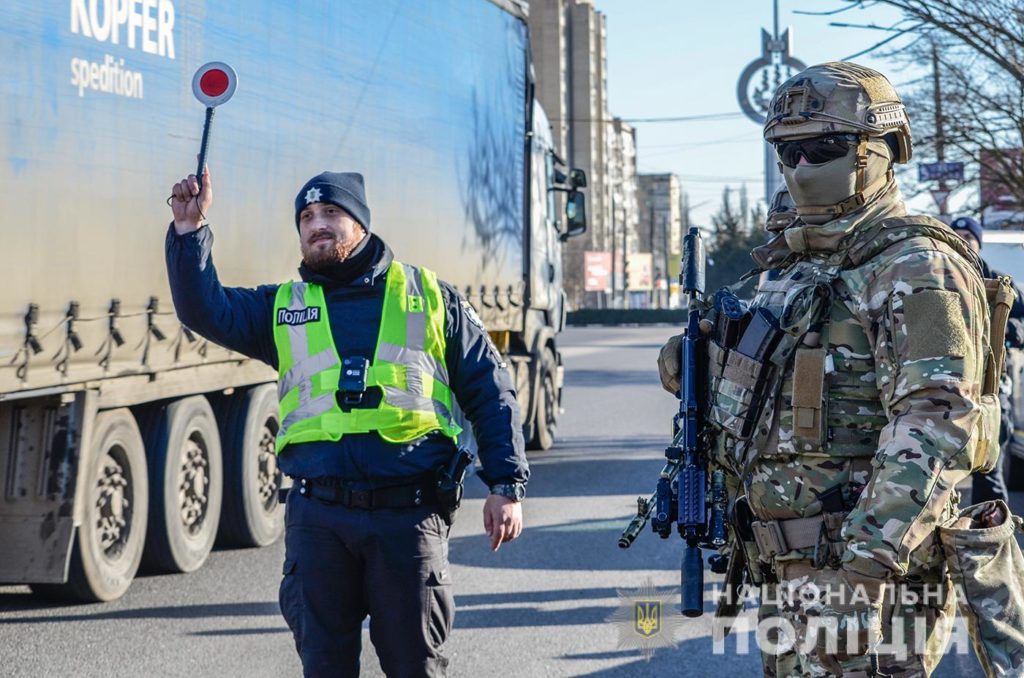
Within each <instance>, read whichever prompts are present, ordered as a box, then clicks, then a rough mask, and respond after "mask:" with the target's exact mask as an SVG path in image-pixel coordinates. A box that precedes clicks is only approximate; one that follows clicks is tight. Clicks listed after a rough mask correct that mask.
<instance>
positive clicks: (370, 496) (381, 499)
mask: <svg viewBox="0 0 1024 678" xmlns="http://www.w3.org/2000/svg"><path fill="white" fill-rule="evenodd" d="M294 489H296V490H297V491H298V493H299V494H300V495H301V496H303V497H307V498H309V497H311V498H313V499H319V500H320V501H325V502H327V503H328V504H340V505H341V506H345V507H347V508H358V509H365V510H373V509H396V508H413V507H414V506H425V505H430V504H436V503H437V498H436V494H435V492H434V484H433V483H432V482H431V481H428V480H422V481H418V482H415V483H409V484H407V485H393V486H390V487H379V488H376V489H372V490H356V489H353V488H352V487H350V486H349V485H348V484H345V483H343V482H339V481H337V480H333V479H324V478H299V479H298V480H297V483H296V486H295V488H294Z"/></svg>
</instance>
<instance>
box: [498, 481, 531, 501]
mask: <svg viewBox="0 0 1024 678" xmlns="http://www.w3.org/2000/svg"><path fill="white" fill-rule="evenodd" d="M491 494H496V495H498V496H499V497H508V498H509V499H511V500H513V501H522V500H523V499H526V485H524V484H523V483H497V484H494V485H491Z"/></svg>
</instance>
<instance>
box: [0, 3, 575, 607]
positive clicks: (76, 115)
mask: <svg viewBox="0 0 1024 678" xmlns="http://www.w3.org/2000/svg"><path fill="white" fill-rule="evenodd" d="M526 12H527V5H526V3H525V2H520V1H518V0H431V2H402V1H401V0H346V2H332V1H329V0H297V1H296V2H287V3H284V2H275V1H274V0H252V1H250V2H245V3H240V2H230V1H228V0H50V1H48V2H38V1H37V0H7V1H6V2H4V3H2V4H0V158H2V162H0V187H2V188H0V191H2V194H3V198H4V199H3V204H4V210H3V216H2V220H3V245H2V247H0V280H2V282H3V287H4V289H5V294H4V295H3V300H2V301H0V493H2V495H0V583H4V584H29V585H31V587H32V589H33V590H34V591H37V592H39V593H40V594H44V595H50V596H61V597H71V598H77V599H83V600H93V601H103V600H112V599H115V598H117V597H119V596H121V595H122V594H124V592H125V591H126V590H127V588H128V586H129V585H130V583H131V581H132V579H133V578H134V577H135V575H136V574H137V572H138V571H139V568H140V566H141V567H142V568H144V570H149V571H164V572H189V571H192V570H195V569H196V568H198V567H200V566H201V565H202V564H203V562H204V560H205V559H206V558H207V556H208V554H209V553H210V550H211V548H212V546H213V545H214V543H215V542H219V543H223V544H231V545H239V546H262V545H266V544H269V543H271V542H273V541H275V540H276V539H278V538H279V536H280V534H281V532H282V530H283V508H282V506H281V504H280V503H279V490H280V489H281V486H282V482H286V481H285V480H284V479H282V475H281V473H280V471H279V469H278V468H277V464H276V456H275V453H274V439H275V435H276V432H277V427H278V407H277V396H276V388H275V385H274V382H275V379H276V374H275V373H274V372H273V371H272V370H271V369H270V368H268V367H267V366H265V365H263V364H261V363H258V362H256V361H253V360H250V359H247V358H246V357H245V356H243V355H240V354H237V353H232V352H230V351H228V350H226V349H224V348H222V347H219V346H216V345H214V344H212V343H210V342H208V341H205V340H204V339H203V338H201V337H199V336H196V335H195V334H194V333H193V332H192V331H191V330H190V329H189V328H188V327H186V326H184V325H183V324H181V323H180V322H179V321H178V319H177V317H176V315H175V313H174V309H173V307H172V304H171V299H170V292H169V288H168V283H167V274H166V269H165V265H164V238H165V235H166V232H167V228H168V224H169V222H170V218H171V216H170V210H169V209H168V207H167V205H166V204H165V201H166V199H167V196H168V195H169V190H170V187H171V185H172V184H173V182H174V181H176V180H178V179H179V178H180V177H181V176H183V175H184V174H186V173H188V172H189V171H192V168H194V167H195V163H196V160H195V158H196V154H197V151H198V149H199V144H200V135H201V130H202V123H203V112H204V109H203V106H202V105H201V104H199V103H198V102H197V101H196V100H195V99H194V98H193V95H192V91H191V86H190V85H191V80H192V77H193V74H194V73H195V72H196V70H197V69H198V68H199V67H200V66H201V65H202V64H204V63H207V62H210V61H222V62H225V63H228V64H229V65H230V66H232V67H233V69H234V70H235V72H236V73H237V74H238V86H237V90H236V91H235V94H234V97H233V98H232V99H231V100H230V102H228V103H226V104H224V105H223V106H222V107H220V108H218V109H216V110H217V113H216V118H215V123H214V125H213V127H212V129H211V135H210V142H209V156H208V165H209V167H210V168H211V172H212V173H213V174H215V175H216V177H217V187H216V191H217V198H216V207H215V211H214V213H212V214H210V215H208V216H209V220H210V224H211V226H210V227H211V228H212V230H213V233H214V234H215V236H216V239H217V244H216V246H215V248H214V259H215V262H216V265H217V267H218V270H219V272H220V277H221V280H222V281H223V282H224V283H225V284H226V285H236V286H237V285H242V286H255V285H257V284H260V283H267V282H283V281H287V280H289V279H297V273H296V268H297V266H298V263H299V260H300V253H299V242H298V237H297V234H296V231H295V222H294V213H293V199H294V194H295V192H296V191H297V190H298V187H299V186H301V185H302V183H303V182H304V181H305V180H306V179H307V178H308V177H310V176H313V175H315V174H318V173H319V172H321V171H323V170H325V169H329V170H336V171H342V170H344V171H359V172H362V173H363V175H364V176H365V178H366V187H367V194H368V201H369V204H370V207H371V209H372V211H373V215H374V218H373V228H374V232H375V233H378V234H379V235H380V236H382V237H383V238H384V239H385V240H386V241H387V242H388V243H389V244H390V245H391V246H392V248H393V249H394V251H395V254H396V257H397V258H399V259H400V260H405V261H409V262H411V263H415V264H417V265H420V266H425V267H429V268H432V269H433V270H435V271H436V272H437V273H438V275H439V277H440V278H442V279H444V280H447V281H448V282H449V283H451V284H452V285H454V286H455V287H456V288H457V289H458V290H459V291H460V292H461V293H462V294H464V295H465V297H466V299H467V300H468V301H469V302H470V303H471V304H472V306H473V307H474V309H475V310H476V312H477V313H478V315H479V317H480V319H481V320H482V322H483V323H484V324H485V326H486V327H487V329H488V331H489V334H490V336H491V338H492V340H493V342H494V344H495V346H496V347H497V349H498V350H499V351H500V352H501V354H502V355H503V356H504V359H505V362H506V365H507V368H508V369H509V370H510V372H511V374H512V376H513V379H514V383H515V384H516V386H517V394H518V399H519V404H520V406H521V409H522V412H523V423H524V434H525V437H526V439H527V440H528V441H529V444H530V445H531V446H532V447H534V448H539V449H545V448H548V447H550V446H551V445H552V442H553V438H554V434H555V427H556V424H557V416H558V413H559V403H560V398H561V385H562V376H563V367H562V360H561V357H560V353H559V349H558V343H557V337H558V333H559V332H560V330H561V329H562V327H563V325H564V322H565V295H564V293H563V291H562V287H561V280H562V269H561V246H562V243H563V242H564V241H565V240H566V239H567V238H569V237H572V236H573V235H577V234H579V233H582V232H583V231H584V230H585V229H586V220H585V206H584V201H583V193H582V192H581V191H580V189H582V188H583V187H584V186H585V185H586V177H585V175H584V174H583V173H582V172H581V171H579V170H573V169H571V168H569V167H567V166H566V165H565V163H564V161H562V160H561V159H560V158H559V157H558V155H557V154H556V152H555V149H554V147H553V143H552V136H551V133H550V126H549V123H548V121H547V119H546V117H545V114H544V111H543V110H542V109H541V107H540V106H539V105H538V102H537V101H536V99H535V97H534V77H533V71H532V67H531V62H530V44H529V34H528V31H527V24H526ZM466 442H467V444H469V443H470V442H471V441H469V440H467V441H466Z"/></svg>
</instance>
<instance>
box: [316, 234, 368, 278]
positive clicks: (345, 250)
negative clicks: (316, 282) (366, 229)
mask: <svg viewBox="0 0 1024 678" xmlns="http://www.w3.org/2000/svg"><path fill="white" fill-rule="evenodd" d="M361 241H362V238H360V239H359V240H358V241H357V242H355V243H352V244H345V243H343V242H341V241H340V240H338V239H337V238H332V239H331V243H330V246H329V247H320V246H319V245H320V243H315V244H314V245H313V246H310V245H306V244H303V245H302V263H304V264H305V265H306V268H308V269H309V270H311V271H314V272H317V273H320V272H323V271H325V270H326V269H328V268H330V267H331V266H334V265H335V264H340V263H341V262H343V261H345V260H346V259H348V258H349V256H351V254H352V251H353V250H354V249H355V248H356V247H357V246H358V245H359V242H361Z"/></svg>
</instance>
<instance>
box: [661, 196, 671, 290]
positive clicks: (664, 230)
mask: <svg viewBox="0 0 1024 678" xmlns="http://www.w3.org/2000/svg"><path fill="white" fill-rule="evenodd" d="M668 217H669V215H668V214H662V215H661V241H662V242H663V243H664V245H665V249H664V251H662V253H661V254H662V260H663V263H664V268H663V269H662V271H664V274H665V308H672V281H671V280H670V279H669V277H668V232H669V227H668Z"/></svg>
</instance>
